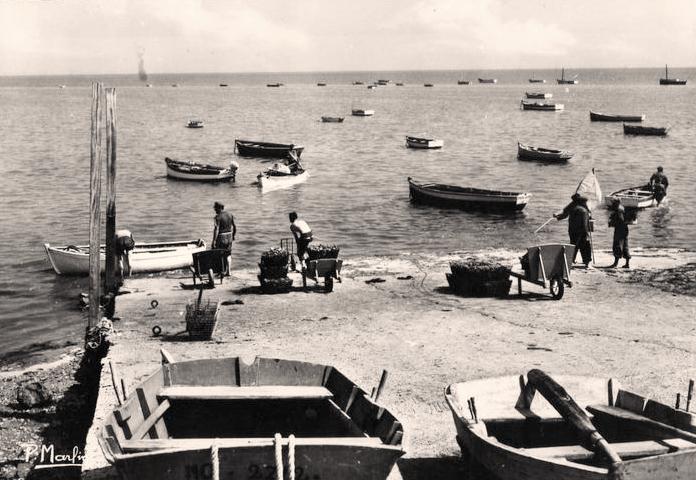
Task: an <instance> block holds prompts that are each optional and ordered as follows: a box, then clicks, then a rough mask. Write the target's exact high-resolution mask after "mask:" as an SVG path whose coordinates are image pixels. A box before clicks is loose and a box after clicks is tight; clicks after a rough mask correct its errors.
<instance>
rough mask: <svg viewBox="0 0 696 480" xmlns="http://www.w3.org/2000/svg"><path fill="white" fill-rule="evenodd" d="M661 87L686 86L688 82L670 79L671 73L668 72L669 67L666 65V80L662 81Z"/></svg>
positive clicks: (662, 79)
mask: <svg viewBox="0 0 696 480" xmlns="http://www.w3.org/2000/svg"><path fill="white" fill-rule="evenodd" d="M660 85H686V80H680V79H678V78H669V71H668V70H667V65H665V78H661V79H660Z"/></svg>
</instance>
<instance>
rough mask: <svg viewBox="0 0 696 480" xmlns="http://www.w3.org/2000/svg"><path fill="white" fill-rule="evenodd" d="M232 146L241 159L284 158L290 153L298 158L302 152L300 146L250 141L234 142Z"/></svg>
mask: <svg viewBox="0 0 696 480" xmlns="http://www.w3.org/2000/svg"><path fill="white" fill-rule="evenodd" d="M234 145H235V147H236V148H237V153H238V154H239V155H241V156H243V157H260V158H286V157H287V156H288V154H289V153H290V152H291V151H294V152H295V154H296V155H297V156H298V157H300V156H301V155H302V151H303V150H304V147H302V146H300V145H294V144H286V143H271V142H255V141H251V140H235V141H234Z"/></svg>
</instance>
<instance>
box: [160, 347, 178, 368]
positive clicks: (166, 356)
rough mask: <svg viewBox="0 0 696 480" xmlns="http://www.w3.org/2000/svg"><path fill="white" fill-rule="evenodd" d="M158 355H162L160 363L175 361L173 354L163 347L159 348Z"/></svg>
mask: <svg viewBox="0 0 696 480" xmlns="http://www.w3.org/2000/svg"><path fill="white" fill-rule="evenodd" d="M160 356H161V357H162V365H164V364H166V363H175V362H176V360H175V359H174V356H173V355H172V354H171V353H169V352H168V351H167V350H165V349H164V348H160Z"/></svg>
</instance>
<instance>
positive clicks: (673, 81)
mask: <svg viewBox="0 0 696 480" xmlns="http://www.w3.org/2000/svg"><path fill="white" fill-rule="evenodd" d="M660 85H686V80H680V79H678V78H661V79H660Z"/></svg>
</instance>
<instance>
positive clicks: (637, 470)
mask: <svg viewBox="0 0 696 480" xmlns="http://www.w3.org/2000/svg"><path fill="white" fill-rule="evenodd" d="M624 478H630V479H631V480H657V479H669V480H693V479H694V478H696V454H694V452H676V453H670V454H666V455H660V456H659V457H646V458H641V459H637V460H631V461H629V462H626V463H625V464H624Z"/></svg>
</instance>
